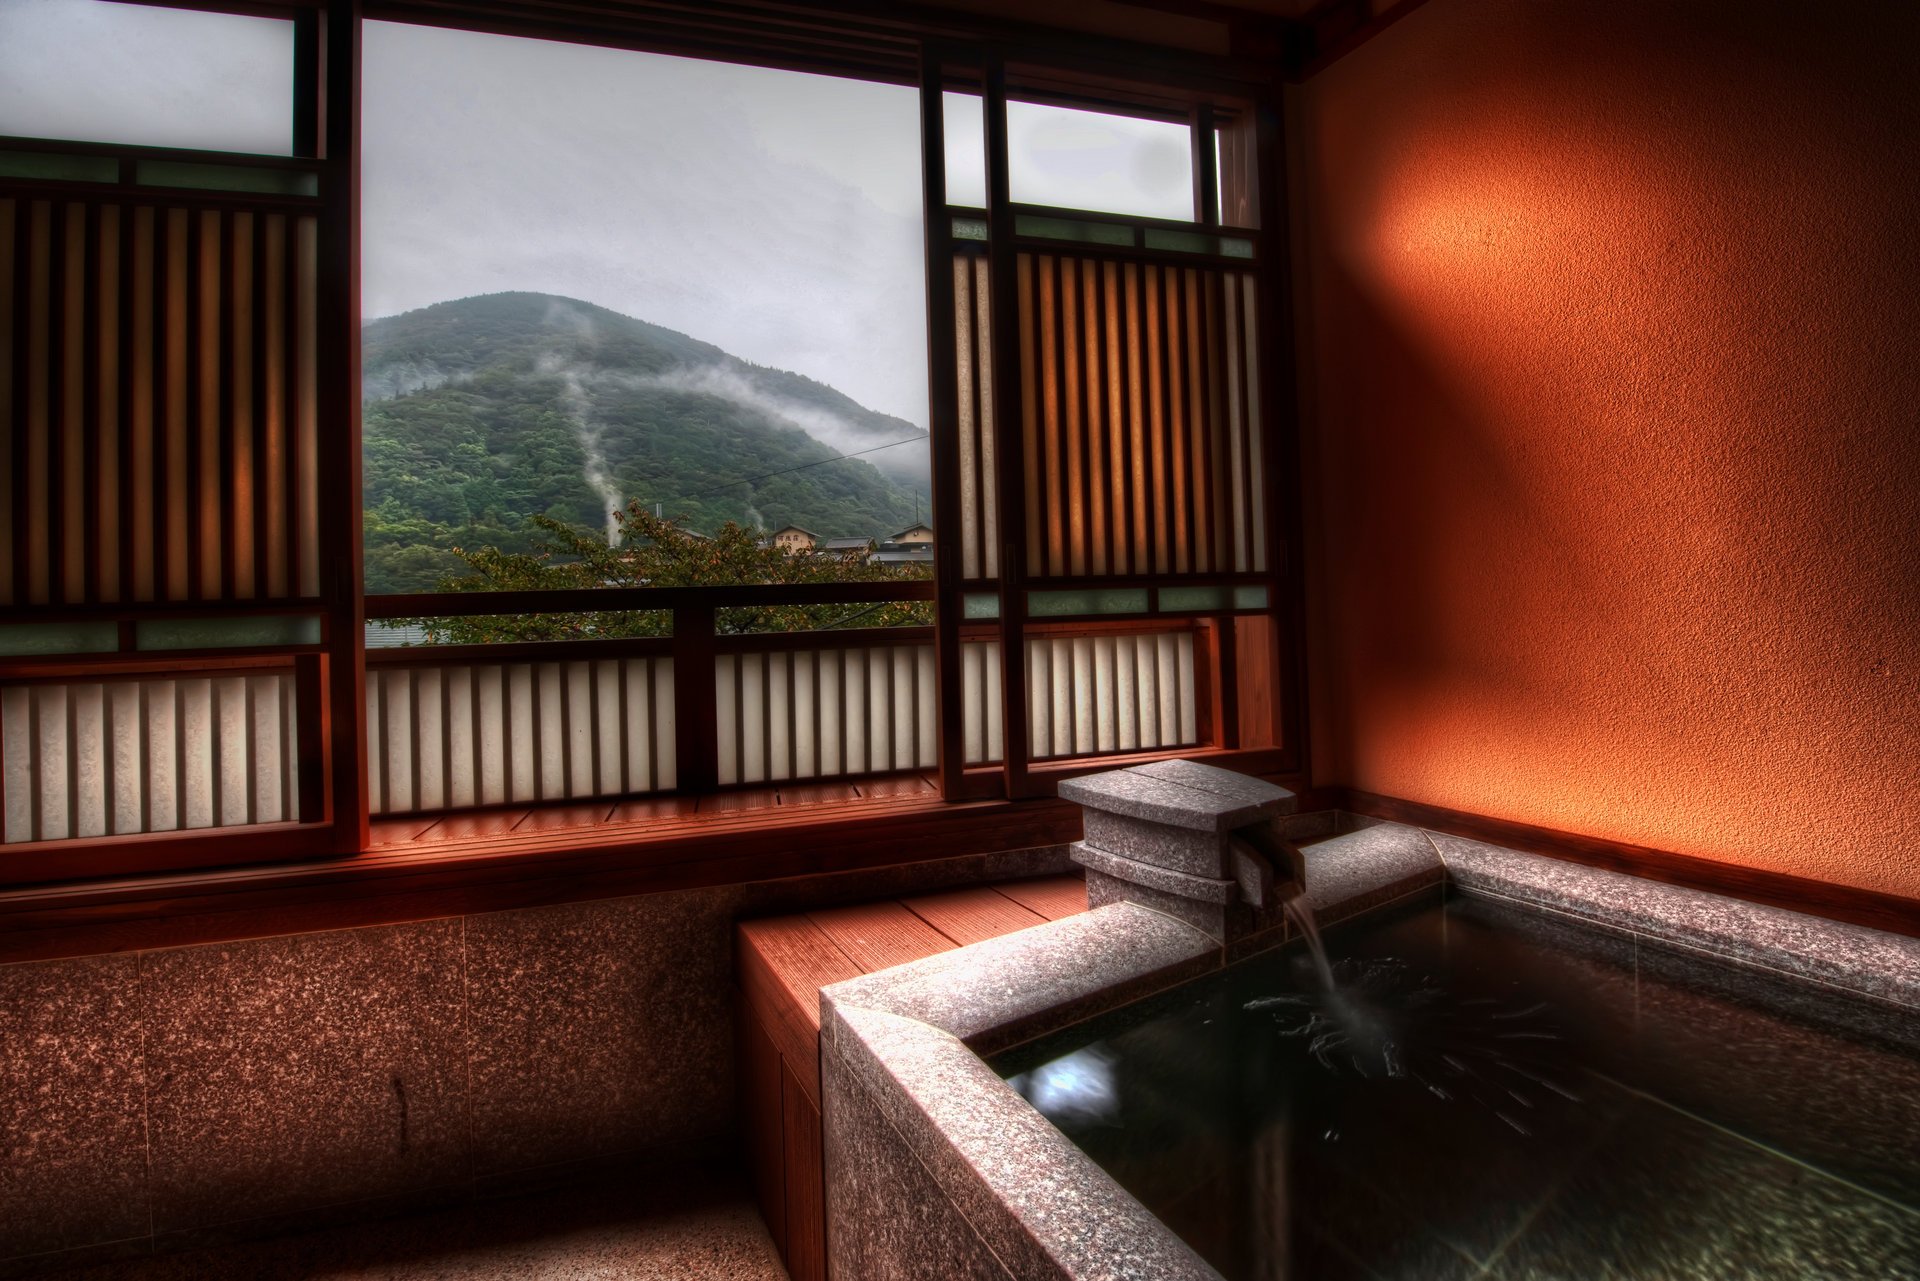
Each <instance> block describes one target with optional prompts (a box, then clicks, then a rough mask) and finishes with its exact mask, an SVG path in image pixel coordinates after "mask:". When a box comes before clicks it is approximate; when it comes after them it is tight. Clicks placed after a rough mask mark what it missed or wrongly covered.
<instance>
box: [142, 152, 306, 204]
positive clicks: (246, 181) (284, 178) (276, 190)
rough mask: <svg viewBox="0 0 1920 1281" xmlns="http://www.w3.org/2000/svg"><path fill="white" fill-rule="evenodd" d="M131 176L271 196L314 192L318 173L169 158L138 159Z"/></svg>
mask: <svg viewBox="0 0 1920 1281" xmlns="http://www.w3.org/2000/svg"><path fill="white" fill-rule="evenodd" d="M133 180H134V181H135V182H137V183H139V184H140V185H141V186H143V187H193V188H196V189H201V190H206V191H264V192H266V193H267V194H268V195H274V196H317V195H319V194H320V177H319V175H318V174H311V173H301V172H299V171H296V170H290V169H258V168H254V167H253V166H251V165H189V164H177V163H175V162H174V161H171V160H142V161H141V162H140V163H139V164H137V165H135V166H134V171H133Z"/></svg>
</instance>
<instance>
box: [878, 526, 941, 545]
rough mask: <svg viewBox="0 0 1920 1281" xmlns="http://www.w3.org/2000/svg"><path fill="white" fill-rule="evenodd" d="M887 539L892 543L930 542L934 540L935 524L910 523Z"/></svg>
mask: <svg viewBox="0 0 1920 1281" xmlns="http://www.w3.org/2000/svg"><path fill="white" fill-rule="evenodd" d="M887 541H888V542H890V543H930V542H932V541H933V526H931V525H909V526H908V527H907V528H905V529H903V530H901V531H900V532H899V533H897V534H895V535H894V536H893V537H892V538H889V539H888V540H887Z"/></svg>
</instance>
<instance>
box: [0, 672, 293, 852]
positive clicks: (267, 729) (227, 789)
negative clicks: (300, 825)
mask: <svg viewBox="0 0 1920 1281" xmlns="http://www.w3.org/2000/svg"><path fill="white" fill-rule="evenodd" d="M295 708H296V700H295V688H294V676H293V673H292V672H291V671H288V672H274V671H268V672H249V673H246V674H234V675H222V676H208V677H182V678H167V679H157V680H156V679H138V678H133V679H127V678H122V679H111V680H104V681H91V682H86V681H81V682H73V683H64V684H63V683H53V682H47V683H39V684H22V685H11V686H8V687H6V688H5V689H0V756H4V759H5V769H4V771H0V784H3V785H4V791H5V798H6V799H5V815H6V818H5V839H6V841H7V842H8V843H14V842H21V841H51V840H63V839H72V838H81V837H101V836H123V835H131V834H135V833H142V832H171V831H177V830H181V829H192V828H213V827H238V826H243V825H246V824H253V823H275V822H291V821H293V820H294V819H295V818H297V817H298V808H299V790H300V789H299V770H298V755H299V746H298V745H299V734H298V728H299V727H298V725H297V724H296V720H297V716H296V711H295Z"/></svg>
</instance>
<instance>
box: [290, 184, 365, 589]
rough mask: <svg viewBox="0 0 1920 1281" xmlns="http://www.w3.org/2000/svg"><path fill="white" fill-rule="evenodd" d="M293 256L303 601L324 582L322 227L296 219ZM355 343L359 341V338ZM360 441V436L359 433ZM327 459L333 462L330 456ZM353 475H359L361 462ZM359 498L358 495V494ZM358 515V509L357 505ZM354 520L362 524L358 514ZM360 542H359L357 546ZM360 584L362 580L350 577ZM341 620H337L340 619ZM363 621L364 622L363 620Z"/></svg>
mask: <svg viewBox="0 0 1920 1281" xmlns="http://www.w3.org/2000/svg"><path fill="white" fill-rule="evenodd" d="M292 230H293V232H294V235H293V242H294V243H293V252H292V260H291V263H290V266H291V269H292V275H293V278H294V281H295V284H296V286H297V287H296V288H294V289H292V290H290V291H289V295H290V300H291V302H292V306H293V316H292V320H293V325H292V329H293V340H294V365H293V375H294V376H293V390H292V397H291V398H292V401H293V412H292V419H293V424H294V450H293V459H292V467H291V476H292V481H293V486H294V512H293V515H294V529H295V531H296V538H295V543H294V545H295V547H296V548H297V550H298V559H297V561H296V563H295V570H296V577H295V588H294V592H295V594H296V595H299V596H318V595H319V594H320V592H321V582H320V447H319V421H318V414H319V402H318V398H319V385H318V380H319V334H318V331H317V326H318V310H317V303H318V291H319V279H318V274H319V257H318V255H319V228H318V226H317V225H316V224H315V221H314V220H313V219H312V218H305V217H303V218H298V219H296V220H295V221H294V226H293V228H292ZM354 342H355V344H356V348H355V349H356V350H358V348H357V344H358V342H359V338H358V335H357V334H356V335H355V337H354ZM355 435H356V437H357V436H358V433H357V432H356V433H355ZM328 456H329V458H331V457H332V454H331V452H330V453H329V455H328ZM353 463H354V471H355V473H356V474H357V473H358V470H359V466H358V459H357V457H356V458H355V459H354V460H353ZM356 493H357V490H356ZM353 509H354V511H355V512H358V510H359V504H358V502H357V501H356V502H355V503H354V505H353ZM355 519H356V520H357V519H358V516H357V515H356V517H355ZM357 544H358V540H357V539H356V540H355V545H357ZM352 576H353V578H354V579H355V581H356V582H357V581H358V575H357V573H356V574H353V575H352ZM336 621H338V620H336ZM362 621H364V620H362Z"/></svg>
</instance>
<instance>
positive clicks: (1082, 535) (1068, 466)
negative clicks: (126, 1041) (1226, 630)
mask: <svg viewBox="0 0 1920 1281" xmlns="http://www.w3.org/2000/svg"><path fill="white" fill-rule="evenodd" d="M1017 268H1018V276H1017V279H1018V294H1017V296H1018V309H1019V323H1020V366H1021V386H1020V405H1021V416H1022V429H1021V441H1022V448H1023V453H1024V459H1023V461H1024V463H1025V467H1026V474H1027V478H1028V483H1027V487H1026V492H1027V500H1026V512H1025V518H1026V527H1027V540H1026V541H1027V572H1028V573H1029V574H1030V575H1033V576H1035V577H1050V578H1061V577H1074V578H1081V577H1089V578H1097V577H1102V576H1106V575H1117V574H1147V573H1154V574H1167V573H1227V572H1235V573H1238V572H1264V571H1265V570H1266V568H1267V553H1266V520H1267V516H1266V511H1265V501H1264V498H1263V497H1262V494H1263V487H1262V484H1261V480H1260V477H1261V473H1262V469H1263V468H1264V466H1265V462H1266V460H1265V458H1264V456H1263V449H1262V444H1261V440H1260V431H1259V422H1260V387H1259V374H1258V361H1257V359H1256V357H1255V354H1254V353H1256V352H1257V351H1258V334H1257V332H1256V326H1255V313H1256V307H1255V297H1254V280H1253V276H1252V275H1251V274H1250V273H1248V272H1244V271H1236V270H1232V269H1228V268H1222V267H1217V266H1212V265H1201V266H1194V267H1183V266H1173V265H1162V264H1160V263H1151V262H1124V261H1116V260H1114V259H1112V258H1092V257H1079V256H1075V255H1072V254H1047V253H1022V254H1020V255H1019V259H1018V265H1017Z"/></svg>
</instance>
